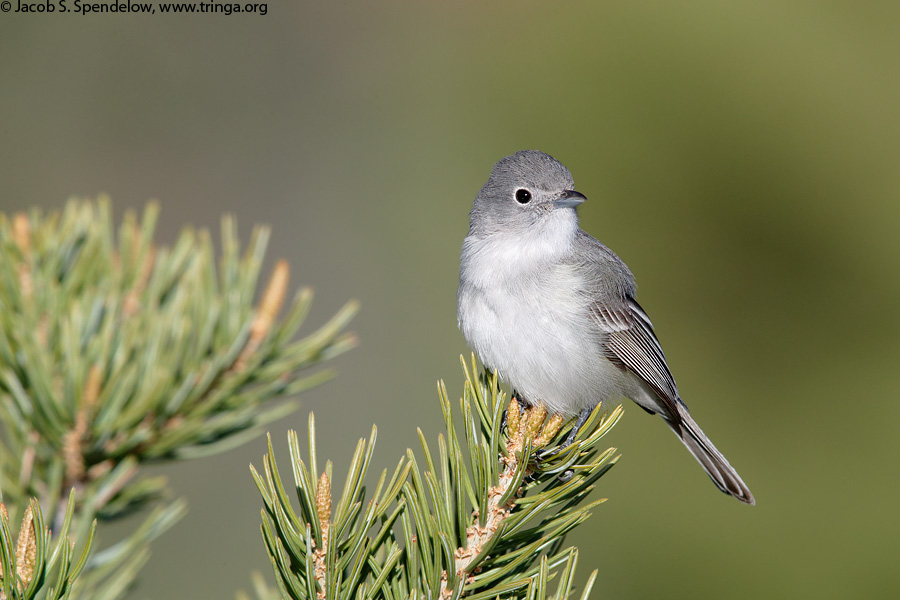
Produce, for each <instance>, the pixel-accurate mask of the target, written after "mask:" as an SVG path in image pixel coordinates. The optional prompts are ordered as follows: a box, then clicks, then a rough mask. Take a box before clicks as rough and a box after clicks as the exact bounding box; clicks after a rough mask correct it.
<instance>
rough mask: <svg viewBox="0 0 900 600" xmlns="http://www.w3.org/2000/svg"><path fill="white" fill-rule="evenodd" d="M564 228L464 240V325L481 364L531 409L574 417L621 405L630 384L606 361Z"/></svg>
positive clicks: (461, 306)
mask: <svg viewBox="0 0 900 600" xmlns="http://www.w3.org/2000/svg"><path fill="white" fill-rule="evenodd" d="M559 225H560V226H559V227H558V228H557V230H555V231H553V230H551V231H549V232H548V231H547V230H546V229H545V230H543V231H541V232H538V233H539V235H538V236H536V237H535V238H529V237H528V236H509V235H505V234H503V233H495V234H493V235H491V236H489V237H488V238H487V239H484V238H481V239H479V238H476V237H472V236H470V237H469V238H467V239H466V243H465V245H464V247H463V275H462V277H461V278H460V290H459V324H460V328H461V329H462V332H463V335H464V336H465V338H466V340H467V341H468V343H469V344H470V345H471V346H472V348H474V349H475V351H476V352H477V353H478V355H479V356H480V357H481V359H482V361H483V362H484V363H485V364H486V365H488V366H489V367H491V368H494V369H497V370H498V371H500V374H501V376H502V377H503V378H504V379H505V380H506V381H507V382H508V383H509V384H510V385H511V386H512V387H513V388H515V389H516V390H518V391H519V392H520V393H521V394H522V395H523V396H524V397H525V399H526V400H527V401H529V402H531V403H537V402H544V403H545V404H546V405H547V407H548V408H549V409H550V410H552V411H554V412H559V413H563V414H574V413H577V412H578V411H580V410H581V409H583V408H588V407H592V406H594V405H596V404H597V402H599V401H602V400H606V399H607V398H609V397H611V396H616V397H618V396H619V395H621V391H622V387H623V385H624V384H625V382H623V374H622V372H621V371H619V370H618V369H616V368H615V367H614V366H613V365H612V364H611V363H609V362H608V361H607V360H605V359H604V358H603V357H602V354H601V349H600V345H599V342H600V338H599V335H600V334H599V332H598V331H597V330H596V328H593V327H592V326H591V322H590V316H589V315H590V311H589V305H590V303H591V298H590V297H588V295H587V294H586V292H585V290H586V286H585V284H584V279H583V277H584V275H583V274H582V273H581V272H580V271H579V268H578V266H577V264H576V263H574V262H572V261H566V260H565V257H566V256H567V254H568V253H569V252H571V244H572V243H573V242H574V231H572V232H571V235H568V232H567V231H566V227H565V225H566V224H565V223H561V224H559ZM576 228H577V225H576ZM576 230H577V229H576Z"/></svg>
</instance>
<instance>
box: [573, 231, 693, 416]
mask: <svg viewBox="0 0 900 600" xmlns="http://www.w3.org/2000/svg"><path fill="white" fill-rule="evenodd" d="M575 247H576V252H575V253H576V255H577V257H578V261H579V267H580V268H582V269H585V270H586V271H587V272H588V276H587V281H588V282H589V283H588V294H589V296H590V300H591V302H590V312H591V318H592V320H593V322H594V324H595V325H596V326H597V328H598V330H599V332H600V333H601V334H602V335H601V336H600V339H599V342H600V344H601V346H602V349H603V352H604V354H605V356H606V357H607V358H608V359H609V360H610V361H612V363H613V364H615V365H616V366H618V367H619V368H621V369H627V370H629V371H631V372H632V373H634V374H635V375H637V376H638V377H639V378H640V379H641V380H642V381H644V382H645V383H646V384H647V385H648V386H649V387H650V388H651V389H652V390H653V391H654V392H655V393H656V395H657V396H658V397H659V400H660V403H661V407H660V408H662V409H663V410H665V412H667V413H668V415H664V416H672V415H675V414H677V413H678V411H677V406H678V404H680V403H681V401H680V400H679V396H678V388H677V387H676V386H675V379H674V378H673V377H672V373H671V372H669V367H668V365H666V356H665V354H663V350H662V347H661V346H660V345H659V341H658V340H657V339H656V334H655V333H654V332H653V324H652V323H651V322H650V318H649V317H648V316H647V313H645V312H644V309H643V308H641V306H640V304H638V303H637V301H636V300H635V299H634V296H635V292H636V288H635V285H634V276H633V275H632V274H631V271H630V270H629V269H628V267H627V266H626V265H625V263H624V262H623V261H622V259H621V258H619V257H618V256H616V254H615V252H613V251H612V250H610V249H609V248H607V247H606V246H605V245H603V244H602V243H600V242H599V241H598V240H597V239H595V238H593V237H591V236H590V235H588V234H586V233H584V232H583V231H579V232H578V238H577V240H576V245H575Z"/></svg>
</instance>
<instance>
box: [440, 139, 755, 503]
mask: <svg viewBox="0 0 900 600" xmlns="http://www.w3.org/2000/svg"><path fill="white" fill-rule="evenodd" d="M573 188H574V182H573V180H572V175H571V174H570V173H569V170H568V169H566V168H565V167H564V166H563V165H562V164H560V163H559V162H558V161H556V160H555V159H554V158H553V157H551V156H548V155H547V154H544V153H543V152H538V151H536V150H524V151H521V152H516V153H515V154H513V155H512V156H507V157H506V158H504V159H502V160H500V161H499V162H498V163H497V164H496V165H494V169H493V171H491V176H490V179H488V181H487V183H486V184H485V185H484V187H483V188H481V191H480V192H479V193H478V196H477V197H476V198H475V204H474V205H473V206H472V212H471V213H470V222H469V234H468V235H467V236H466V239H465V242H463V248H462V262H461V266H460V273H459V293H458V313H457V316H458V319H459V327H460V329H461V330H462V332H463V335H464V336H465V338H466V341H467V342H468V343H469V345H470V346H471V347H472V348H473V349H474V350H475V351H476V352H477V353H478V355H479V356H480V357H481V360H482V362H484V364H485V365H486V366H488V367H489V368H491V369H496V370H497V371H499V373H500V375H501V377H503V379H505V380H506V381H507V382H508V383H509V384H510V385H511V386H512V387H513V389H514V390H516V392H517V393H518V394H519V397H520V399H522V400H524V401H525V402H527V403H529V404H538V403H543V404H544V405H545V406H546V407H547V409H548V410H549V411H550V412H554V413H559V414H562V415H579V420H578V421H577V422H576V427H577V426H580V425H581V424H583V423H584V420H585V419H586V418H587V416H588V415H589V414H590V410H591V409H592V408H593V407H595V406H596V405H597V403H598V402H607V401H609V400H613V401H615V400H618V399H619V398H622V397H627V398H631V399H632V400H634V401H635V402H637V404H638V406H640V407H641V408H643V409H644V410H646V411H647V412H650V413H652V414H657V415H659V416H661V417H662V418H663V419H665V421H666V423H667V424H668V425H669V427H671V428H672V430H673V431H674V432H675V434H676V435H677V436H678V437H679V438H681V441H682V442H683V443H684V445H685V446H687V448H688V450H690V451H691V454H693V455H694V457H695V458H696V459H697V461H699V462H700V464H701V465H702V466H703V468H704V469H705V470H706V472H707V474H708V475H709V476H710V478H711V479H712V480H713V482H714V483H715V484H716V486H718V488H719V489H720V490H722V491H723V492H725V493H726V494H730V495H732V496H734V497H735V498H737V499H738V500H740V501H742V502H746V503H748V504H755V501H754V499H753V494H751V493H750V490H749V489H748V488H747V486H746V485H745V484H744V482H743V481H742V480H741V478H740V476H739V475H738V474H737V472H736V471H735V470H734V469H733V468H732V466H731V465H730V464H728V461H727V460H725V457H724V456H722V453H721V452H719V451H718V450H717V449H716V447H715V446H713V444H712V442H710V441H709V438H707V437H706V434H704V433H703V431H702V430H701V429H700V427H699V426H698V425H697V423H696V422H694V419H692V418H691V415H690V414H689V413H688V409H687V406H685V404H684V402H683V401H682V400H681V397H680V396H679V395H678V389H677V388H676V387H675V380H674V379H673V378H672V374H671V373H670V372H669V367H668V365H666V357H665V356H664V355H663V351H662V348H661V347H660V345H659V341H658V340H657V339H656V335H655V334H654V333H653V325H652V324H651V323H650V319H649V318H648V317H647V314H646V313H645V312H644V310H643V309H642V308H641V307H640V306H639V305H638V303H637V301H635V299H634V297H635V283H634V276H633V275H632V274H631V271H630V270H628V267H627V266H626V265H625V263H624V262H622V260H621V259H620V258H619V257H618V256H616V255H615V254H614V253H613V251H612V250H610V249H609V248H607V247H606V246H604V245H603V244H601V243H600V242H599V241H597V240H596V239H594V238H593V237H591V236H589V235H588V234H586V233H585V232H584V231H582V230H581V229H580V228H579V227H578V215H577V214H576V212H575V207H576V206H578V205H579V204H581V203H582V202H584V201H585V200H586V198H585V197H584V195H582V194H580V193H578V192H576V191H574V190H573Z"/></svg>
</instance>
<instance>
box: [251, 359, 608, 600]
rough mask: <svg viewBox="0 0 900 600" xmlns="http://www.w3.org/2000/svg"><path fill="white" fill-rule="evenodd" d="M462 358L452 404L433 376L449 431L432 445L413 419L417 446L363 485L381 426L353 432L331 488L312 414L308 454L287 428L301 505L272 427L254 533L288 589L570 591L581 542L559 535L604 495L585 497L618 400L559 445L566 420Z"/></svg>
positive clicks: (300, 592)
mask: <svg viewBox="0 0 900 600" xmlns="http://www.w3.org/2000/svg"><path fill="white" fill-rule="evenodd" d="M462 363H463V370H464V373H465V387H464V394H463V396H462V398H461V399H460V410H459V411H458V412H457V411H454V410H453V409H452V407H451V403H450V401H449V398H448V395H447V390H446V388H445V386H444V385H443V383H440V384H439V386H438V392H439V398H440V404H441V408H442V411H443V415H444V421H445V425H446V431H445V432H444V433H442V434H440V435H439V436H438V439H437V452H436V453H435V452H433V449H432V448H431V447H429V444H428V443H427V441H426V438H425V436H424V434H423V433H422V431H421V430H420V431H419V438H420V442H421V451H422V454H421V458H417V457H416V454H415V453H414V452H413V451H412V450H410V451H408V452H407V455H406V456H405V457H403V458H401V460H400V461H399V463H398V464H397V466H396V468H395V469H394V470H393V472H392V473H391V474H390V476H388V471H387V470H385V471H383V472H382V473H381V475H380V477H379V478H378V481H377V484H376V485H375V488H374V492H373V493H372V494H371V497H369V498H367V490H366V486H365V483H364V481H365V479H366V475H367V472H368V469H369V466H370V464H371V459H372V454H373V450H374V445H375V439H376V434H377V430H376V428H374V427H373V428H372V433H371V436H370V437H369V439H368V441H366V440H360V441H359V444H358V445H357V448H356V453H355V455H354V457H353V460H352V462H351V465H350V468H349V471H348V475H347V478H346V480H345V483H344V487H343V489H342V490H341V492H340V494H339V495H338V494H336V493H334V492H333V484H332V482H333V481H334V479H333V473H332V471H333V468H332V464H331V462H330V461H329V462H326V464H325V468H324V470H323V471H322V472H321V473H320V472H319V470H318V466H317V465H318V460H317V456H316V444H315V419H314V416H313V415H312V414H310V419H309V430H308V438H307V439H308V444H307V445H308V449H307V457H306V458H304V457H303V452H302V447H301V442H300V440H299V436H298V435H297V433H296V432H291V433H289V436H288V444H289V449H290V462H291V474H292V476H293V484H294V492H295V495H296V498H297V501H298V502H299V510H295V509H294V507H293V504H292V500H291V496H290V495H289V494H288V492H287V490H286V489H285V487H284V484H283V481H282V477H281V474H280V472H279V470H278V467H277V464H276V461H275V453H274V451H273V449H272V445H271V440H270V443H269V452H268V455H267V456H265V457H264V460H263V469H262V474H260V473H259V472H257V470H256V469H253V468H252V467H251V469H252V474H253V477H254V480H255V481H256V484H257V486H258V488H259V491H260V493H261V494H262V497H263V502H264V508H263V511H262V517H263V523H262V536H263V540H264V542H265V545H266V549H267V551H268V553H269V556H270V559H271V562H272V565H273V569H274V571H275V575H276V580H277V582H278V585H279V588H280V589H281V592H282V595H283V596H284V597H285V598H291V599H293V600H312V599H314V598H315V599H322V600H338V599H346V598H356V599H358V600H362V599H369V598H373V599H374V598H385V599H398V600H399V599H401V598H402V599H417V598H418V599H452V600H457V599H460V598H467V599H469V600H487V599H489V598H527V599H538V598H540V599H545V598H555V599H557V600H562V599H564V598H568V597H570V595H571V594H572V593H573V591H574V579H575V567H576V564H577V560H578V550H577V549H576V548H574V547H564V545H565V536H566V534H567V533H568V532H569V531H571V530H572V529H573V528H574V527H576V526H577V525H579V524H580V523H582V522H584V521H585V520H586V519H587V518H588V517H589V516H590V514H591V511H592V510H593V509H594V508H595V507H596V506H597V505H598V504H600V503H601V502H603V500H602V499H600V500H595V501H593V502H587V503H585V502H586V499H587V496H588V495H589V494H590V492H591V491H592V490H593V488H594V487H595V485H596V483H597V480H598V479H599V478H600V477H601V476H602V475H603V474H604V473H606V471H607V470H608V469H609V468H610V467H611V466H612V465H613V464H614V463H615V462H616V460H617V458H618V457H617V456H615V449H614V448H609V449H601V447H600V446H599V441H600V439H601V438H602V437H603V435H604V434H605V433H606V432H607V431H609V429H610V428H611V427H612V426H613V425H614V424H615V423H616V421H617V420H618V418H619V416H620V415H621V411H622V409H621V407H616V408H615V409H614V410H612V411H611V412H610V413H609V414H605V413H604V412H603V409H602V407H600V406H598V407H597V409H595V410H594V412H593V414H592V415H591V416H590V418H589V419H588V421H587V422H586V423H585V425H584V426H583V427H582V428H581V429H580V431H579V432H578V433H577V435H575V437H574V441H572V443H571V444H569V445H567V446H564V447H563V445H561V442H562V441H563V440H565V439H566V438H567V437H568V435H569V433H570V431H571V428H572V423H564V422H563V419H562V418H560V417H558V416H551V417H548V415H547V412H546V411H545V410H544V409H543V408H541V407H534V408H530V407H520V405H519V403H518V401H516V400H515V399H513V400H512V401H511V402H507V399H506V395H505V394H504V392H503V391H501V389H500V387H499V385H498V380H497V376H496V374H491V373H487V372H485V373H484V374H482V376H481V377H479V378H476V377H475V376H474V374H476V373H477V372H478V371H477V365H476V363H475V359H474V357H473V358H472V361H471V364H470V365H469V364H466V362H465V361H464V360H463V361H462ZM333 498H336V499H337V502H336V505H334V506H333V501H332V499H333ZM595 577H596V571H594V573H593V574H592V575H591V576H590V578H589V580H588V583H587V585H586V587H585V589H584V590H583V592H582V595H581V598H582V599H584V598H587V596H588V594H589V592H590V589H591V586H592V585H593V582H594V579H595Z"/></svg>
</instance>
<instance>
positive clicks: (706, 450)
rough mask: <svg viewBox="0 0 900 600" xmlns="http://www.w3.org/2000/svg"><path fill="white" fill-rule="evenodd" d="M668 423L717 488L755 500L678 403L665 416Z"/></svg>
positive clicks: (744, 499)
mask: <svg viewBox="0 0 900 600" xmlns="http://www.w3.org/2000/svg"><path fill="white" fill-rule="evenodd" d="M666 422H667V423H668V424H669V427H671V428H672V430H673V431H674V432H675V434H676V435H678V437H679V438H681V441H682V442H683V443H684V445H685V446H687V449H688V450H690V451H691V454H693V455H694V458H696V459H697V462H699V463H700V465H701V466H702V467H703V469H704V470H705V471H706V473H707V475H709V478H710V479H712V480H713V483H715V484H716V487H718V488H719V489H720V490H722V491H723V492H725V493H726V494H729V495H731V496H734V497H735V498H737V499H738V500H740V501H741V502H746V503H747V504H756V500H754V499H753V494H752V493H750V488H748V487H747V484H745V483H744V480H743V479H741V476H740V475H738V474H737V471H735V470H734V467H732V466H731V465H730V464H728V461H727V460H726V459H725V457H724V456H722V453H721V452H719V451H718V450H717V449H716V447H715V446H713V443H712V442H711V441H709V438H708V437H706V434H705V433H703V430H702V429H700V426H699V425H697V423H696V422H695V421H694V419H693V418H691V415H690V414H689V413H688V411H687V409H685V408H684V407H683V406H682V405H680V404H679V406H678V415H676V417H675V418H674V419H666Z"/></svg>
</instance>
